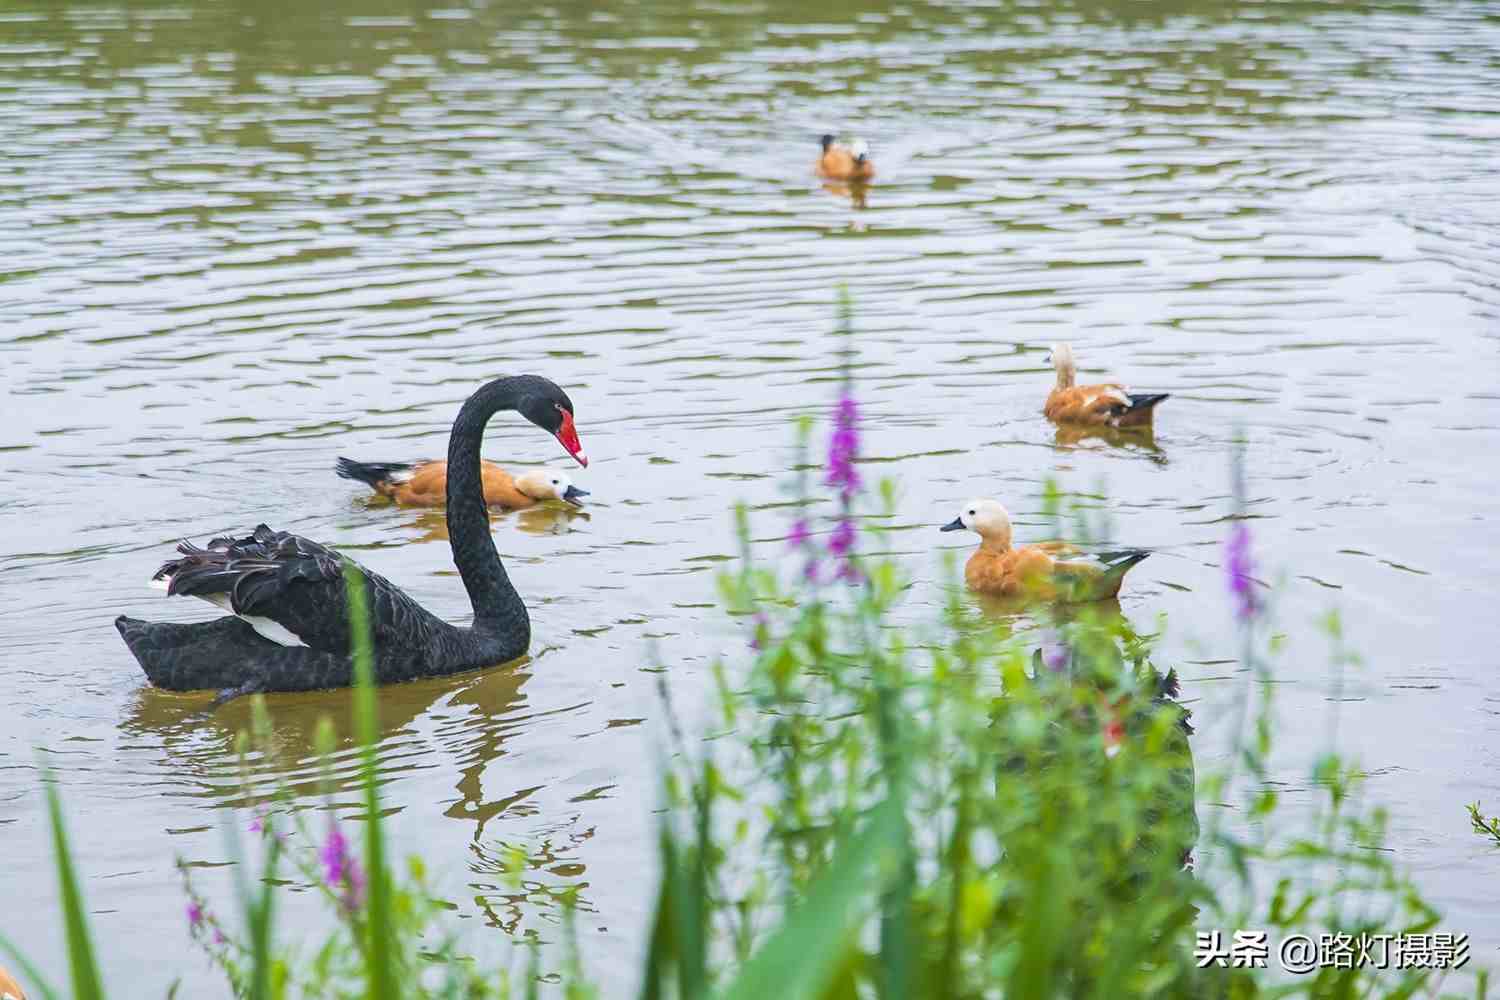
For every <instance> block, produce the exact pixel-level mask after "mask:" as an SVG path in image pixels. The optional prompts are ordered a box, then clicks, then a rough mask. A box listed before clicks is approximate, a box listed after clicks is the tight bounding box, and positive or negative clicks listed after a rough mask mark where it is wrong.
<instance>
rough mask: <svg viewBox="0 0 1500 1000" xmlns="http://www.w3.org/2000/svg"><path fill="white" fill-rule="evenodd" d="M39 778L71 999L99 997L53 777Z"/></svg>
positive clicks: (94, 999) (99, 983)
mask: <svg viewBox="0 0 1500 1000" xmlns="http://www.w3.org/2000/svg"><path fill="white" fill-rule="evenodd" d="M43 782H44V783H45V784H46V786H47V815H48V817H49V818H50V820H51V821H52V853H53V854H54V855H55V856H56V858H57V889H58V895H59V896H61V897H62V908H63V929H64V931H65V933H66V936H67V943H68V970H69V973H70V974H71V977H72V980H73V1000H103V998H104V986H103V983H102V980H101V979H100V978H99V964H98V962H97V961H95V959H94V941H93V938H92V936H91V935H90V934H89V924H88V915H87V914H86V913H85V912H84V909H83V894H82V893H81V892H80V891H79V889H78V874H77V872H76V871H75V870H74V867H73V855H72V851H71V850H70V849H69V847H68V832H67V830H66V829H65V828H64V826H63V815H62V801H61V799H60V798H59V797H58V794H57V781H56V779H55V778H54V777H53V776H52V774H51V773H50V772H49V773H47V774H45V775H43Z"/></svg>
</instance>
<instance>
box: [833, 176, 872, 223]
mask: <svg viewBox="0 0 1500 1000" xmlns="http://www.w3.org/2000/svg"><path fill="white" fill-rule="evenodd" d="M823 190H824V191H827V192H828V193H829V194H832V195H835V196H837V197H839V198H848V199H849V203H850V204H851V205H853V206H854V207H855V208H859V209H865V208H869V207H870V204H869V196H870V185H869V184H867V183H865V182H864V181H824V182H823ZM850 228H857V229H861V230H862V229H864V225H863V224H859V225H857V226H856V225H855V224H854V223H850Z"/></svg>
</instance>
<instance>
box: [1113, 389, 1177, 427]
mask: <svg viewBox="0 0 1500 1000" xmlns="http://www.w3.org/2000/svg"><path fill="white" fill-rule="evenodd" d="M1128 395H1129V396H1130V406H1129V407H1128V408H1126V410H1125V412H1124V413H1122V414H1120V417H1119V424H1120V426H1121V427H1133V426H1137V425H1139V424H1145V423H1150V422H1151V414H1152V411H1154V410H1155V409H1156V404H1157V403H1160V402H1161V401H1162V400H1164V399H1166V398H1167V397H1168V396H1170V395H1171V393H1170V392H1157V393H1149V394H1146V395H1141V394H1139V393H1134V392H1132V393H1129V394H1128Z"/></svg>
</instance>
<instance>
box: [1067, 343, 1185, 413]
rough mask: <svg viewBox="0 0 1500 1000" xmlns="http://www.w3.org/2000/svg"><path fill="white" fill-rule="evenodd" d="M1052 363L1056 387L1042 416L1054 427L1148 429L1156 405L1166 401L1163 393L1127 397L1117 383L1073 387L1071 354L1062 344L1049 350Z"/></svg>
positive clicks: (1070, 350) (1073, 376)
mask: <svg viewBox="0 0 1500 1000" xmlns="http://www.w3.org/2000/svg"><path fill="white" fill-rule="evenodd" d="M1052 363H1053V365H1054V366H1055V367H1056V369H1057V385H1056V386H1054V387H1053V389H1052V391H1051V392H1049V393H1048V394H1047V402H1046V404H1045V405H1044V406H1043V407H1042V414H1043V415H1044V416H1046V418H1047V419H1048V420H1050V421H1052V422H1053V423H1054V424H1074V425H1077V426H1082V427H1150V426H1151V423H1152V416H1153V415H1154V414H1155V413H1156V404H1157V403H1160V402H1161V401H1162V400H1164V399H1166V398H1167V394H1166V393H1155V394H1152V395H1139V394H1135V393H1130V392H1127V391H1126V390H1125V387H1124V386H1122V385H1120V384H1119V383H1118V382H1096V383H1095V384H1093V385H1074V384H1073V380H1074V378H1075V377H1076V371H1077V369H1076V368H1075V367H1074V364H1073V350H1072V348H1070V347H1068V345H1066V344H1058V345H1057V346H1055V347H1053V348H1052Z"/></svg>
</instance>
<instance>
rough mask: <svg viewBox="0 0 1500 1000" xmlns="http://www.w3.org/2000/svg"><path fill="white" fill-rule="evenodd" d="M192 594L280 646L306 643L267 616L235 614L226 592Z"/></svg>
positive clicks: (162, 585)
mask: <svg viewBox="0 0 1500 1000" xmlns="http://www.w3.org/2000/svg"><path fill="white" fill-rule="evenodd" d="M170 582H171V581H170V578H163V579H160V580H152V581H151V588H152V589H153V590H166V589H167V587H168V586H169V585H170ZM193 596H194V597H196V598H198V599H199V600H203V601H207V602H208V603H209V604H212V605H213V606H214V607H216V608H219V609H221V610H224V611H228V612H229V613H230V614H232V615H235V616H236V617H238V618H243V619H244V620H245V622H246V623H247V624H248V625H249V626H250V627H251V628H253V629H255V631H257V632H259V633H260V634H261V636H262V637H263V638H266V639H270V640H271V641H272V642H274V643H278V644H280V645H282V646H306V645H307V643H305V642H303V641H302V640H301V639H299V638H298V637H297V635H296V634H295V633H294V632H292V631H291V629H288V628H286V627H284V626H282V625H278V624H277V623H276V622H273V621H272V620H271V619H269V618H262V617H260V616H259V615H240V614H237V613H236V612H235V610H234V608H232V607H230V605H229V595H228V594H194V595H193Z"/></svg>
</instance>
